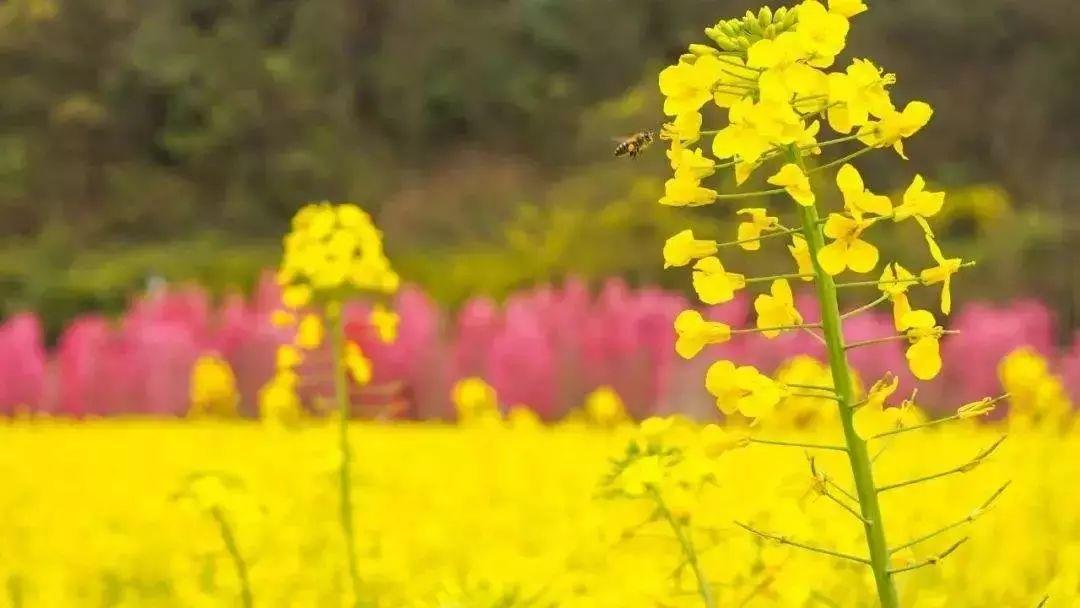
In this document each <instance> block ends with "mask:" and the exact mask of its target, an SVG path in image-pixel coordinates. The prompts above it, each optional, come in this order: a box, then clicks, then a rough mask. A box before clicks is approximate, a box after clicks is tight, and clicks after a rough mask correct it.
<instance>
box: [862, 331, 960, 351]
mask: <svg viewBox="0 0 1080 608" xmlns="http://www.w3.org/2000/svg"><path fill="white" fill-rule="evenodd" d="M958 333H960V331H959V330H955V329H943V330H941V332H940V335H942V336H946V335H953V334H958ZM907 339H908V337H907V334H897V335H895V336H884V337H881V338H871V339H870V340H860V341H858V342H852V343H850V344H845V345H844V349H845V350H851V349H854V348H862V347H864V346H872V345H874V344H883V343H885V342H896V341H898V340H907Z"/></svg>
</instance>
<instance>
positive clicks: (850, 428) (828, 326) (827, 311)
mask: <svg viewBox="0 0 1080 608" xmlns="http://www.w3.org/2000/svg"><path fill="white" fill-rule="evenodd" d="M789 156H790V157H791V159H792V160H793V161H795V162H798V163H799V164H800V165H802V164H803V163H802V158H801V157H800V156H799V154H798V152H797V151H796V150H790V151H789ZM803 171H806V169H805V167H804V168H803ZM800 213H801V215H802V222H803V233H804V236H805V237H806V243H807V246H808V248H809V250H810V260H811V262H812V264H813V267H814V274H816V275H817V277H816V280H815V282H816V284H817V290H818V301H819V303H820V305H821V324H822V330H823V331H824V334H825V342H826V345H827V347H828V352H829V368H830V370H831V371H832V378H833V386H834V387H835V389H836V394H837V396H838V397H839V402H838V404H837V406H838V407H839V411H840V422H841V424H842V426H843V429H844V442H845V443H846V444H847V447H848V449H847V454H848V462H849V464H850V466H851V474H852V477H853V478H854V479H855V493H856V494H857V495H858V498H859V509H860V511H861V513H862V517H863V520H864V523H863V530H864V532H865V535H866V546H867V549H868V550H869V555H870V559H869V562H870V568H871V570H873V573H874V583H875V585H876V587H877V595H878V600H879V601H880V603H881V607H882V608H898V607H899V605H900V601H899V598H898V596H897V593H896V585H895V584H894V582H893V577H892V573H890V572H889V547H888V544H887V542H886V540H885V524H884V521H883V520H882V517H881V505H880V504H879V503H878V496H877V490H876V489H875V486H874V472H873V468H872V466H871V463H870V455H869V454H868V453H867V449H866V442H865V441H863V440H862V438H861V437H859V434H858V433H857V432H855V421H854V414H855V410H854V408H853V407H852V406H853V405H854V403H855V390H854V386H853V383H852V380H851V369H850V367H849V366H848V362H847V355H846V353H845V348H844V336H843V327H842V324H841V323H842V322H841V320H840V305H839V303H838V302H837V297H836V285H835V284H834V283H833V279H832V277H831V276H830V275H829V274H828V273H826V272H825V271H824V270H822V268H821V264H820V263H818V259H817V258H818V251H820V250H821V249H822V248H823V247H824V246H825V238H824V235H823V234H822V233H821V229H820V227H819V220H820V218H819V217H818V213H817V209H816V208H815V207H814V206H813V205H811V206H809V207H802V206H800Z"/></svg>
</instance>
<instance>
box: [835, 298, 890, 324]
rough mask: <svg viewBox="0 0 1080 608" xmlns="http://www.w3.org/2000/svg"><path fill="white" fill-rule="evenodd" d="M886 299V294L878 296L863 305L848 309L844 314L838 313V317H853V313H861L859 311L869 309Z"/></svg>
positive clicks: (862, 311)
mask: <svg viewBox="0 0 1080 608" xmlns="http://www.w3.org/2000/svg"><path fill="white" fill-rule="evenodd" d="M888 299H889V296H888V295H883V296H881V297H879V298H878V299H876V300H874V301H873V302H870V303H869V304H864V305H862V306H860V307H858V308H855V309H853V310H849V311H848V312H845V313H844V314H842V315H840V318H841V319H850V318H851V317H854V316H855V315H858V314H861V313H864V312H866V311H868V310H870V309H871V308H873V307H875V306H877V305H878V304H881V303H882V302H885V301H886V300H888Z"/></svg>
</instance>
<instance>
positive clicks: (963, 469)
mask: <svg viewBox="0 0 1080 608" xmlns="http://www.w3.org/2000/svg"><path fill="white" fill-rule="evenodd" d="M1006 437H1008V435H1002V436H1001V437H999V438H998V440H997V441H995V442H994V443H992V444H990V446H989V447H987V448H986V449H984V450H983V451H981V452H979V453H978V454H976V455H975V457H974V458H972V459H971V460H969V461H967V462H965V463H964V464H962V465H960V466H958V467H953V468H951V469H948V470H947V471H941V472H940V473H934V474H932V475H926V476H923V477H916V478H915V479H909V480H907V481H899V482H896V483H891V484H889V485H886V486H881V487H880V488H877V492H878V493H879V494H880V493H882V492H885V491H888V490H895V489H896V488H902V487H904V486H911V485H915V484H917V483H923V482H924V481H930V480H932V479H937V478H939V477H945V476H946V475H953V474H956V473H967V472H968V471H971V470H972V469H974V468H975V467H977V466H979V464H981V463H982V461H984V460H986V458H987V457H988V456H990V454H993V453H994V450H996V449H997V448H998V446H999V445H1001V442H1003V441H1005V438H1006Z"/></svg>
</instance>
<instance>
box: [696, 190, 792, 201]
mask: <svg viewBox="0 0 1080 608" xmlns="http://www.w3.org/2000/svg"><path fill="white" fill-rule="evenodd" d="M785 192H787V190H785V189H783V188H770V189H768V190H753V191H751V192H734V193H731V194H717V195H716V196H715V197H714V198H713V200H718V201H719V200H733V199H740V198H757V197H759V196H769V195H773V194H783V193H785Z"/></svg>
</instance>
